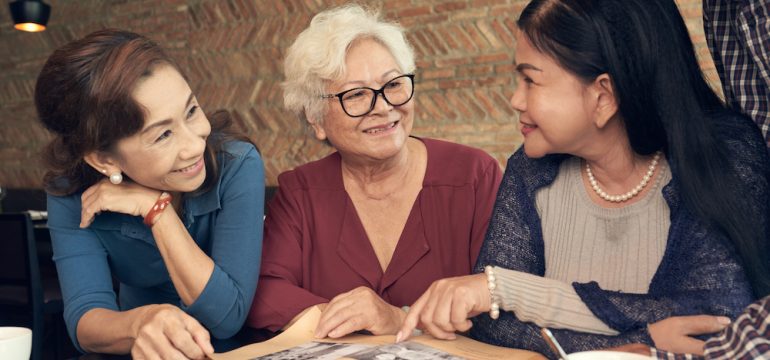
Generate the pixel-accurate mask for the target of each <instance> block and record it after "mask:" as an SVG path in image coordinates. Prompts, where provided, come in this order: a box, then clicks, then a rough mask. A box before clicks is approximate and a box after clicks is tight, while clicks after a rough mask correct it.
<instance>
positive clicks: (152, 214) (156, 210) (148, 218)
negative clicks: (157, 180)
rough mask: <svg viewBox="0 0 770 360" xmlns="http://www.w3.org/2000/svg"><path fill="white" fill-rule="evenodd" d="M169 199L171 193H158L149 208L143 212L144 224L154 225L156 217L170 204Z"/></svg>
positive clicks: (170, 198) (156, 220) (160, 215)
mask: <svg viewBox="0 0 770 360" xmlns="http://www.w3.org/2000/svg"><path fill="white" fill-rule="evenodd" d="M171 200H173V199H172V197H171V194H169V193H167V192H165V191H164V192H162V193H160V195H159V196H158V198H157V200H155V203H154V204H153V205H152V207H151V208H150V210H149V211H148V212H147V213H145V215H144V224H145V225H147V226H148V227H150V228H151V227H152V226H153V225H155V223H156V222H158V219H159V218H160V217H162V216H163V213H164V212H165V210H166V208H167V207H170V206H171Z"/></svg>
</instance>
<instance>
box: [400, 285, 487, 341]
mask: <svg viewBox="0 0 770 360" xmlns="http://www.w3.org/2000/svg"><path fill="white" fill-rule="evenodd" d="M490 302H491V301H490V296H489V289H487V276H486V275H485V274H476V275H468V276H460V277H455V278H449V279H442V280H438V281H434V282H433V284H431V286H430V287H429V288H428V290H427V291H426V292H425V293H424V294H422V296H420V298H419V299H417V301H416V302H415V303H414V305H412V307H411V308H410V309H409V314H408V315H407V316H406V320H404V324H403V325H402V326H401V331H399V333H398V335H397V336H396V342H399V341H403V340H406V339H407V338H409V335H411V334H412V331H413V330H414V329H415V327H417V325H418V321H419V323H420V324H422V328H423V330H426V331H428V332H429V333H430V334H431V335H433V336H434V337H436V338H438V339H445V340H454V339H455V334H454V332H455V331H460V332H462V331H467V330H468V329H470V328H471V325H472V323H471V321H470V320H468V319H470V318H472V317H474V316H476V315H478V314H480V313H482V312H485V311H489V307H490Z"/></svg>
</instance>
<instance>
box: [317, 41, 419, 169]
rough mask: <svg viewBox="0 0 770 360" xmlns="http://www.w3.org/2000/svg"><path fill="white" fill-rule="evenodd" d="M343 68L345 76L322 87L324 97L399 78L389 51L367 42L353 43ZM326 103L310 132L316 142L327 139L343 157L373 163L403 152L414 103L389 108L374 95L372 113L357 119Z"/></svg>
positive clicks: (333, 103)
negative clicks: (316, 139) (313, 133)
mask: <svg viewBox="0 0 770 360" xmlns="http://www.w3.org/2000/svg"><path fill="white" fill-rule="evenodd" d="M345 66H346V73H345V75H344V76H343V77H342V78H341V79H338V80H337V81H333V82H331V83H330V84H329V85H328V86H327V87H326V90H327V94H337V93H340V92H342V91H345V90H349V89H353V88H357V87H369V88H372V89H375V90H376V89H380V88H381V87H382V86H383V85H384V84H385V83H387V82H388V81H390V80H392V79H393V78H395V77H397V76H399V75H402V74H403V73H402V71H401V69H400V68H399V66H398V64H397V63H396V60H395V58H393V55H392V54H391V53H390V51H388V49H387V48H386V47H384V46H383V45H381V44H380V43H379V42H377V41H375V40H371V39H363V40H359V41H357V42H355V43H353V45H352V46H351V47H350V49H349V50H348V53H347V56H346V58H345ZM328 101H329V102H330V103H329V104H327V109H328V110H327V111H326V113H325V115H324V118H323V121H321V122H317V121H316V122H314V124H313V129H314V130H315V134H316V137H317V138H319V139H321V140H324V139H328V140H329V142H331V144H332V145H333V146H334V147H335V148H336V149H337V150H338V151H339V152H340V153H341V154H342V155H343V156H346V157H348V156H353V157H358V158H360V159H363V160H375V161H376V160H383V159H387V158H390V157H393V156H394V155H396V154H397V153H398V152H400V151H401V150H402V149H403V148H404V144H405V143H406V139H407V138H408V137H409V133H410V132H411V131H412V124H413V121H414V101H412V100H410V101H409V102H407V103H406V104H404V105H401V106H391V105H390V104H388V103H387V102H385V101H384V100H383V98H382V96H380V95H378V96H377V102H376V104H375V106H374V109H372V111H371V112H370V113H369V114H367V115H365V116H361V117H351V116H348V115H347V114H346V113H345V111H343V109H342V106H341V105H340V102H339V98H337V97H336V96H335V97H332V98H330V99H328Z"/></svg>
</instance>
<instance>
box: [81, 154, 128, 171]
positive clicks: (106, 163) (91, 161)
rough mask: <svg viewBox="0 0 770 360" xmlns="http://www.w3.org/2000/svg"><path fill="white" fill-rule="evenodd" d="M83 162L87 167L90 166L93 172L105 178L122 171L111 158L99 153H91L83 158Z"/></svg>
mask: <svg viewBox="0 0 770 360" xmlns="http://www.w3.org/2000/svg"><path fill="white" fill-rule="evenodd" d="M83 160H85V162H86V163H87V164H88V165H91V167H92V168H94V170H96V171H98V172H100V173H102V174H104V175H105V176H110V175H112V174H114V173H118V172H121V171H122V170H121V169H120V167H119V166H118V164H117V162H116V161H115V159H114V158H113V157H112V156H110V155H107V154H105V153H104V152H101V151H92V152H90V153H88V154H86V155H85V156H83Z"/></svg>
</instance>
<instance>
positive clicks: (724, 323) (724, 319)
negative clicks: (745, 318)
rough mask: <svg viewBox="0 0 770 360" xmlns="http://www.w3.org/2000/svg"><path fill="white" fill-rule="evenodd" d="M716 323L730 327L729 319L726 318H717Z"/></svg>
mask: <svg viewBox="0 0 770 360" xmlns="http://www.w3.org/2000/svg"><path fill="white" fill-rule="evenodd" d="M717 321H718V322H719V323H720V324H722V325H725V326H727V325H730V322H731V321H730V318H729V317H726V316H719V317H717Z"/></svg>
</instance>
